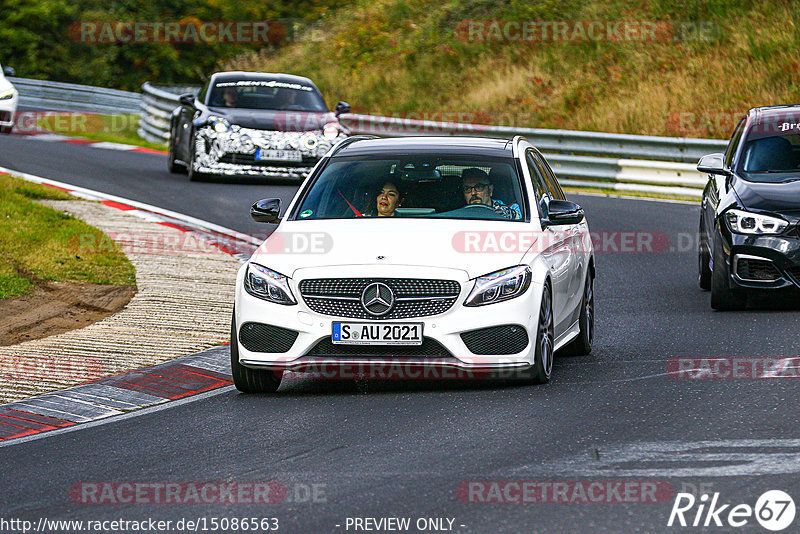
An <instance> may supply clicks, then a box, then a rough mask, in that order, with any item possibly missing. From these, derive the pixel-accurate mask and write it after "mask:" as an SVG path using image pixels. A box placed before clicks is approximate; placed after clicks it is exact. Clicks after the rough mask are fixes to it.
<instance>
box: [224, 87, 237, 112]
mask: <svg viewBox="0 0 800 534" xmlns="http://www.w3.org/2000/svg"><path fill="white" fill-rule="evenodd" d="M222 99H223V101H224V102H225V107H228V108H235V107H236V104H238V103H239V90H238V89H236V88H235V87H231V86H228V87H226V88H225V89H223V91H222Z"/></svg>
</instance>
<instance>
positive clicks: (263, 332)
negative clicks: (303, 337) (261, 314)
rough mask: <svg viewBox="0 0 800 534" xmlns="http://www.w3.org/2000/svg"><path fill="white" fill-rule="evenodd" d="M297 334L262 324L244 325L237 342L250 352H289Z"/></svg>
mask: <svg viewBox="0 0 800 534" xmlns="http://www.w3.org/2000/svg"><path fill="white" fill-rule="evenodd" d="M297 335H298V333H297V332H296V331H294V330H289V329H288V328H281V327H280V326H273V325H271V324H263V323H244V324H243V325H242V327H241V328H240V329H239V341H240V342H241V343H242V346H243V347H244V348H246V349H247V350H249V351H251V352H289V349H291V348H292V345H294V342H295V340H296V339H297Z"/></svg>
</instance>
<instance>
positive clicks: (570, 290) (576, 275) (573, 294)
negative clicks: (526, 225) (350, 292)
mask: <svg viewBox="0 0 800 534" xmlns="http://www.w3.org/2000/svg"><path fill="white" fill-rule="evenodd" d="M534 156H535V157H536V159H537V160H538V161H539V162H540V164H541V166H542V169H543V171H544V177H545V187H547V191H548V193H549V194H550V195H551V197H552V198H555V199H558V200H567V196H566V195H565V194H564V191H563V190H562V189H561V185H560V184H559V183H558V180H557V179H556V175H555V173H554V172H553V169H551V168H550V165H549V164H548V163H547V160H546V159H545V158H544V156H543V155H542V154H541V153H538V152H534ZM582 225H583V226H585V225H586V223H585V222H582V223H580V224H570V225H564V226H561V227H560V228H561V230H562V231H563V232H564V233H565V234H566V235H565V237H564V239H565V240H566V242H567V243H566V246H567V251H568V253H569V257H568V258H567V259H568V263H569V267H570V268H569V274H568V280H567V284H566V289H567V293H566V298H567V302H566V304H565V306H566V308H567V310H566V314H567V315H568V317H569V318H570V319H569V322H570V324H571V323H572V322H574V321H577V319H578V314H579V313H580V307H581V304H582V300H583V281H584V271H585V266H586V265H588V261H589V259H588V253H587V250H586V247H585V246H584V245H583V232H582V228H581V226H582ZM567 326H569V324H568V325H567Z"/></svg>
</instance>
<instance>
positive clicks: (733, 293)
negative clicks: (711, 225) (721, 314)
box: [711, 235, 747, 311]
mask: <svg viewBox="0 0 800 534" xmlns="http://www.w3.org/2000/svg"><path fill="white" fill-rule="evenodd" d="M729 279H730V270H729V269H728V262H727V261H725V255H724V254H723V252H722V238H721V237H720V236H719V235H715V236H714V268H713V269H712V271H711V307H712V308H714V309H715V310H720V311H724V310H741V309H742V308H744V306H745V304H746V303H747V294H746V293H745V292H744V290H742V289H738V290H736V289H732V288H731V287H730V284H729V282H728V280H729Z"/></svg>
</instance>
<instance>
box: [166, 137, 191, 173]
mask: <svg viewBox="0 0 800 534" xmlns="http://www.w3.org/2000/svg"><path fill="white" fill-rule="evenodd" d="M173 139H175V136H174V134H172V135H170V138H169V155H168V156H167V169H168V170H169V172H171V173H172V174H186V173H187V172H188V169H187V168H186V167H185V166H184V165H181V164H180V163H178V162H176V161H175V146H174V143H173Z"/></svg>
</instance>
